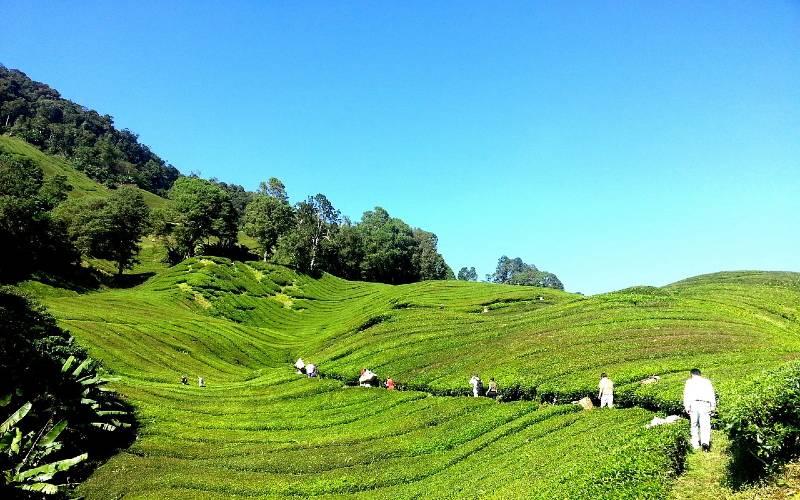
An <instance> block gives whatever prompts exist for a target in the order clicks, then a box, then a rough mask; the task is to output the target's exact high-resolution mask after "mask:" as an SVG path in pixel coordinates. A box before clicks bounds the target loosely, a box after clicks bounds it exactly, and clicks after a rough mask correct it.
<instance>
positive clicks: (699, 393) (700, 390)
mask: <svg viewBox="0 0 800 500" xmlns="http://www.w3.org/2000/svg"><path fill="white" fill-rule="evenodd" d="M695 401H705V402H707V403H708V404H710V405H711V409H712V410H713V409H714V408H716V407H717V397H716V395H715V394H714V387H713V386H712V385H711V381H710V380H708V379H707V378H705V377H701V376H699V375H692V378H690V379H689V380H687V381H686V385H685V386H684V387H683V407H684V409H686V411H689V410H690V409H691V407H692V403H694V402H695Z"/></svg>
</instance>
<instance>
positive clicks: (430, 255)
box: [411, 228, 456, 281]
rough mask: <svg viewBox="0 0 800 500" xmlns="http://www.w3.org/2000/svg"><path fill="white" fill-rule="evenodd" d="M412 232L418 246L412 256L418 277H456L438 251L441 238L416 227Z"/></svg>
mask: <svg viewBox="0 0 800 500" xmlns="http://www.w3.org/2000/svg"><path fill="white" fill-rule="evenodd" d="M412 234H413V236H414V241H415V242H416V248H415V249H414V253H413V254H412V256H411V262H412V265H413V269H414V271H415V273H416V274H417V276H418V279H419V280H420V281H425V280H452V279H456V277H455V274H453V270H452V269H450V266H448V265H447V262H445V261H444V257H442V255H441V254H440V253H439V251H438V248H437V245H438V242H439V238H437V236H436V235H435V234H433V233H429V232H428V231H423V230H422V229H419V228H416V229H414V231H413V232H412Z"/></svg>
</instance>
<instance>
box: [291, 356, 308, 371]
mask: <svg viewBox="0 0 800 500" xmlns="http://www.w3.org/2000/svg"><path fill="white" fill-rule="evenodd" d="M304 366H306V364H305V363H303V358H300V359H298V360H297V361H295V362H294V367H295V368H297V369H298V370H302V369H303V367H304Z"/></svg>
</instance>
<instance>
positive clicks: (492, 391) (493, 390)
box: [486, 378, 497, 399]
mask: <svg viewBox="0 0 800 500" xmlns="http://www.w3.org/2000/svg"><path fill="white" fill-rule="evenodd" d="M486 397H487V398H492V399H495V398H497V382H495V381H494V378H491V379H489V388H488V389H487V390H486Z"/></svg>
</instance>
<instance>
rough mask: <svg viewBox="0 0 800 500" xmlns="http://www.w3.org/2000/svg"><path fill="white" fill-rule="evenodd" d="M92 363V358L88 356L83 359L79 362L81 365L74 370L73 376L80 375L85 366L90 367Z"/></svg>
mask: <svg viewBox="0 0 800 500" xmlns="http://www.w3.org/2000/svg"><path fill="white" fill-rule="evenodd" d="M91 363H92V358H86V359H84V360H83V363H81V364H79V365H78V367H77V368H75V371H73V372H72V376H73V377H76V378H77V377H78V376H80V374H81V372H82V371H83V370H84V369H85V368H88V367H89V365H90V364H91Z"/></svg>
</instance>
